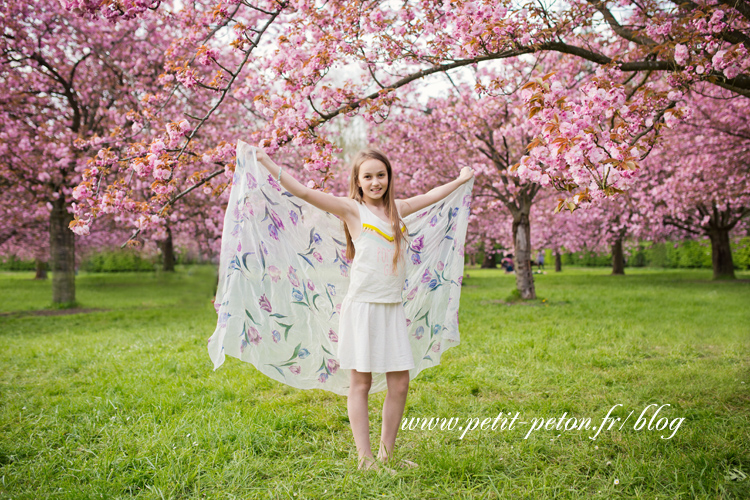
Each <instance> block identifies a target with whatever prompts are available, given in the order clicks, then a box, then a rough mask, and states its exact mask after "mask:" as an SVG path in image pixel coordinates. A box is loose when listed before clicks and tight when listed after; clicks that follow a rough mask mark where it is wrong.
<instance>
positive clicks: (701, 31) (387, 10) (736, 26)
mask: <svg viewBox="0 0 750 500" xmlns="http://www.w3.org/2000/svg"><path fill="white" fill-rule="evenodd" d="M66 3H67V4H68V6H69V7H71V8H74V9H77V11H78V12H82V13H84V14H85V15H94V16H97V15H101V16H103V17H105V18H107V19H109V20H111V21H112V22H117V23H119V22H123V20H127V19H131V18H133V17H136V18H137V17H140V18H148V17H151V16H154V15H156V14H155V12H159V11H160V10H162V9H164V8H165V7H164V4H161V3H159V2H148V1H135V0H129V1H126V0H120V1H117V2H96V1H91V0H77V1H68V2H66ZM152 9H153V10H152ZM174 14H175V16H177V17H176V19H180V20H182V21H181V22H182V23H183V24H184V25H185V26H190V27H191V30H189V31H188V32H186V34H185V35H184V36H182V38H180V39H179V40H176V41H175V44H174V46H175V47H176V49H175V50H174V51H170V52H169V53H168V54H167V56H168V58H169V59H170V60H171V61H172V63H171V64H170V65H169V67H170V70H169V72H168V74H167V78H165V79H164V84H165V86H164V89H163V91H162V92H161V93H160V94H158V95H157V96H156V97H155V98H154V99H153V102H154V103H159V102H163V99H166V97H165V96H170V95H173V94H174V93H175V92H177V90H176V89H178V88H186V89H189V90H191V91H192V94H191V100H195V101H198V102H203V103H211V104H210V105H207V106H204V109H203V110H202V112H200V113H198V114H192V113H190V116H189V117H188V119H187V121H186V122H182V116H181V115H180V116H178V115H177V113H175V111H174V108H173V109H170V110H168V111H164V110H162V109H160V108H159V106H158V105H155V106H153V107H151V108H150V113H151V116H150V118H149V119H152V118H155V117H157V116H161V122H162V123H165V124H170V123H171V124H173V127H176V129H174V130H175V132H176V134H173V135H170V136H169V138H167V137H161V138H159V137H154V138H153V140H152V141H151V144H150V145H147V144H143V145H142V147H141V149H140V150H139V149H138V148H136V149H135V150H134V151H133V152H132V154H130V155H128V156H126V157H125V158H122V157H118V158H117V160H116V161H118V162H119V161H122V163H124V166H123V168H122V170H121V172H120V174H119V175H118V176H116V177H117V179H119V180H124V179H125V180H126V179H127V178H128V177H129V176H130V171H131V170H132V169H139V170H140V171H141V172H144V171H148V172H149V174H150V173H151V172H161V174H160V175H166V174H163V172H164V171H169V172H170V174H169V175H170V176H171V177H170V178H169V179H170V180H169V181H168V182H167V183H166V184H167V186H170V187H164V186H162V185H160V184H157V186H156V187H157V188H158V189H156V190H155V191H154V194H153V196H152V197H151V199H150V200H149V202H148V203H144V204H139V205H137V209H133V208H130V204H129V203H128V202H127V201H123V200H126V196H125V195H122V196H120V197H119V198H118V197H117V196H116V195H117V192H118V191H117V190H116V189H114V188H113V189H112V190H110V189H106V190H103V191H99V193H101V192H104V193H107V194H109V198H108V199H107V200H106V201H104V202H103V201H102V200H103V195H101V194H99V195H97V191H96V190H94V189H92V186H94V185H98V184H100V183H102V184H106V185H108V186H113V185H114V184H113V183H112V181H111V180H110V179H107V180H105V181H104V182H102V177H101V176H100V175H97V174H91V175H88V176H84V180H83V184H82V186H83V187H82V188H81V189H80V190H79V192H78V195H79V200H80V201H81V203H80V204H79V205H78V207H79V210H78V211H77V217H78V218H77V220H76V222H75V227H77V228H78V230H79V231H84V230H85V229H84V228H85V227H87V225H88V224H90V223H91V221H92V220H93V218H95V217H96V216H97V215H98V214H99V213H101V212H102V211H105V210H114V211H122V210H129V211H131V212H132V211H134V210H140V211H141V213H142V214H143V215H144V217H143V218H142V219H141V218H135V220H136V221H140V222H139V225H138V226H137V228H138V230H140V229H141V228H144V227H146V226H148V224H149V221H153V220H154V219H153V217H152V216H153V215H156V216H157V217H156V222H153V223H154V224H159V220H160V218H161V217H163V216H164V215H165V212H167V211H169V210H170V207H173V206H174V204H175V203H176V202H177V201H178V200H180V199H181V198H182V197H184V196H186V195H187V194H189V192H190V190H192V189H194V188H195V187H196V186H198V185H201V184H202V183H206V182H210V181H211V180H212V179H215V178H216V177H218V176H220V175H221V174H222V171H223V169H226V168H228V169H229V170H231V168H232V167H231V161H232V159H231V151H229V150H226V151H221V152H220V153H219V154H218V155H216V157H215V158H213V159H212V161H213V162H214V163H219V164H221V166H218V167H217V166H212V167H211V168H213V170H206V171H205V172H203V173H201V174H200V175H198V176H197V177H196V176H193V175H192V174H193V173H195V172H191V171H190V170H191V167H188V166H186V163H187V162H186V161H185V157H186V156H190V153H192V154H194V155H196V157H198V158H203V157H204V155H203V151H202V150H203V149H205V148H206V147H207V146H206V145H205V144H204V145H203V146H201V145H199V144H198V143H197V142H194V139H195V138H196V137H197V135H198V131H200V130H201V129H202V128H203V127H206V126H207V125H208V124H210V123H211V122H213V121H219V120H220V118H221V107H222V103H227V102H235V101H232V99H231V98H230V97H234V98H235V99H236V100H237V101H236V102H240V101H243V102H244V103H247V104H246V105H247V106H248V108H250V107H252V110H250V109H248V113H251V112H255V113H258V114H260V115H262V116H263V117H265V118H268V120H269V121H268V123H267V125H266V126H265V128H264V131H263V133H262V137H264V138H265V139H266V140H267V146H268V147H269V148H270V149H271V150H272V152H273V150H274V149H275V148H278V147H281V146H283V145H286V144H288V143H289V142H293V143H294V144H295V145H296V146H310V148H311V149H310V151H311V152H310V154H309V156H307V158H306V161H305V167H306V168H307V169H308V170H309V171H319V172H320V178H319V179H318V180H319V183H320V184H322V183H324V182H326V181H327V180H329V179H330V175H328V169H329V168H330V165H331V161H332V158H333V156H334V155H335V154H336V148H335V147H334V146H333V144H332V141H331V140H329V139H328V136H327V135H326V133H325V130H324V129H323V128H322V126H323V124H325V123H327V122H330V121H332V120H335V119H337V118H338V117H343V116H346V115H351V114H354V113H359V114H361V115H362V116H364V117H366V118H372V117H375V118H377V117H378V116H386V115H387V113H388V110H389V107H390V106H391V105H392V104H393V103H394V102H395V100H396V97H397V95H396V90H397V89H401V88H407V87H408V88H410V89H412V88H413V87H414V86H415V85H419V82H420V81H421V80H422V79H424V78H425V77H428V76H429V75H433V74H436V73H444V72H447V71H451V70H453V69H455V68H460V67H471V66H472V65H476V64H478V63H482V62H485V61H491V60H507V59H511V58H515V57H518V56H520V55H538V56H544V55H545V54H549V53H558V54H560V53H561V54H567V55H569V56H572V57H575V58H578V59H580V60H581V61H585V62H586V63H588V64H590V65H592V66H593V67H599V68H600V69H601V71H600V74H599V75H598V80H596V81H590V82H587V85H585V86H582V88H581V92H580V95H566V96H565V99H564V101H563V102H559V101H560V99H559V98H555V97H556V92H557V91H558V90H559V87H555V86H554V84H555V81H559V80H555V79H554V77H552V78H553V79H552V80H551V81H548V80H543V79H542V80H539V81H536V82H534V83H535V85H537V86H536V87H530V88H528V89H527V90H528V92H527V95H526V97H527V99H528V110H529V112H530V113H531V112H534V111H533V110H534V109H536V108H538V110H537V111H535V112H534V114H535V118H536V117H537V116H538V117H539V119H540V120H541V121H540V122H539V123H538V124H539V125H542V127H543V132H542V135H541V136H540V143H539V147H540V148H542V149H545V148H546V153H550V154H552V155H553V156H552V158H551V160H552V161H549V162H545V161H541V160H543V159H544V158H542V155H541V152H542V151H537V152H536V153H533V152H532V153H531V154H530V155H529V156H528V157H527V159H526V160H525V161H521V162H520V164H521V166H523V167H524V168H523V169H520V168H519V170H520V173H519V175H521V177H526V176H532V175H535V174H534V172H537V173H541V174H547V175H549V176H550V178H551V179H554V180H555V182H556V186H557V187H558V188H560V189H563V190H564V192H566V193H568V195H569V196H568V197H567V199H566V200H565V203H566V205H568V206H571V205H572V208H575V206H577V204H578V203H580V202H586V201H587V200H588V199H589V198H591V199H592V200H593V201H594V202H597V201H598V200H599V199H600V198H603V197H606V196H613V195H616V194H618V193H619V192H620V191H623V190H624V189H626V188H627V187H628V186H629V184H631V183H633V182H637V181H636V179H635V177H634V175H633V174H632V172H633V171H634V170H635V167H636V166H637V165H638V164H639V162H640V161H642V160H643V158H644V157H645V156H646V155H647V154H648V153H649V151H650V150H651V148H652V146H653V145H654V144H655V142H656V140H657V135H658V133H659V132H660V130H661V128H662V127H663V125H664V124H666V125H670V124H672V123H676V122H678V121H679V120H680V119H681V118H685V117H687V116H688V114H689V109H687V108H684V107H683V105H682V101H681V96H682V94H683V93H684V92H685V91H686V89H687V88H690V87H691V86H693V85H695V84H696V83H697V82H707V83H708V84H710V85H714V86H719V87H723V88H725V89H727V90H729V91H730V92H733V93H735V94H737V95H741V96H745V97H747V96H748V95H750V78H749V77H748V65H749V64H750V63H748V58H747V57H746V55H747V49H748V39H747V36H746V35H745V34H744V33H745V32H746V28H747V22H748V16H749V15H750V13H749V12H748V9H747V7H746V5H745V2H729V1H727V2H710V3H709V2H699V3H692V2H674V3H672V2H656V1H647V2H637V3H635V2H627V1H626V2H597V1H593V0H592V1H580V0H579V1H569V2H567V3H566V4H565V5H563V6H560V5H557V4H550V5H547V4H545V3H540V4H534V5H530V4H529V5H519V4H514V3H513V2H511V1H510V0H505V1H499V2H498V1H495V0H492V1H490V0H481V1H473V2H468V1H460V0H458V1H453V2H442V3H437V2H432V1H407V2H400V3H399V4H398V5H395V4H392V3H390V2H372V3H369V4H361V3H357V2H323V3H318V2H314V1H302V0H299V1H294V2H291V1H290V2H277V1H272V0H259V1H257V2H250V1H239V0H234V1H227V2H213V3H212V4H208V3H206V4H203V3H201V2H194V3H192V4H191V5H190V6H189V7H185V8H184V9H183V10H182V11H180V12H175V13H174ZM225 28H231V29H232V31H231V35H227V33H229V32H228V31H227V30H226V29H225ZM269 33H272V35H269ZM220 35H221V36H223V38H221V36H220ZM222 44H223V49H225V50H222ZM251 53H252V54H253V58H252V60H250V54H251ZM250 67H252V71H248V68H250ZM344 67H345V68H347V71H348V73H349V74H350V75H353V76H351V77H349V78H345V79H343V81H342V80H340V79H339V80H336V79H335V78H333V75H335V74H340V72H341V71H340V68H344ZM337 69H338V71H337ZM170 76H171V77H172V79H171V81H167V80H169V77H170ZM558 78H559V77H558ZM496 83H497V84H498V85H499V86H502V83H503V82H496ZM563 83H564V82H563ZM545 85H547V86H549V88H545ZM562 86H563V87H564V86H565V85H564V84H563V85H562ZM553 87H554V88H553ZM634 89H636V91H635V93H633V94H632V95H631V92H633V90H634ZM639 89H640V90H639ZM201 95H209V96H210V97H211V98H212V99H213V100H211V99H207V98H205V99H204V98H201ZM236 102H235V103H236ZM626 102H627V103H628V104H627V105H626V104H625V103H626ZM250 103H252V104H250ZM589 104H592V105H594V106H595V107H596V109H595V110H592V109H591V108H588V107H587V106H588V105H589ZM567 108H569V109H567ZM594 111H595V112H594ZM562 112H565V113H567V117H566V119H565V122H564V123H565V124H568V125H570V126H568V125H565V126H563V124H562V123H561V122H560V121H559V120H558V121H555V115H556V114H557V115H558V116H560V113H562ZM603 124H604V125H603ZM544 127H547V128H546V129H544ZM226 135H228V134H226ZM226 135H225V137H226ZM579 135H580V137H578V136H579ZM175 137H178V138H180V139H181V140H179V141H178V140H177V139H176V138H175ZM253 137H258V138H260V137H261V134H258V135H257V136H256V135H254V136H253ZM226 138H227V139H229V137H226ZM167 139H169V140H170V141H171V142H169V145H167V142H165V141H166V140H167ZM558 139H561V140H562V141H565V146H566V147H564V148H563V147H558V146H557V145H556V143H555V141H556V140H558ZM159 140H161V141H162V142H163V143H164V144H165V147H164V148H161V147H160V146H159ZM227 142H229V143H233V142H234V140H233V139H232V140H227ZM152 149H153V151H152ZM154 151H155V152H154ZM571 151H573V152H572V153H571ZM149 155H152V156H151V157H150V158H151V159H149V160H146V158H147V157H149ZM157 161H158V162H161V163H159V164H158V165H156V166H155V165H154V163H155V162H157ZM210 165H211V161H208V162H206V163H204V165H203V166H204V167H206V168H208V167H209V166H210ZM156 167H159V168H156ZM195 168H197V167H195ZM177 172H185V173H189V174H190V175H173V174H175V173H177ZM528 178H529V179H531V177H528ZM163 180H165V181H166V179H163ZM172 181H175V182H174V183H172ZM113 200H114V201H113Z"/></svg>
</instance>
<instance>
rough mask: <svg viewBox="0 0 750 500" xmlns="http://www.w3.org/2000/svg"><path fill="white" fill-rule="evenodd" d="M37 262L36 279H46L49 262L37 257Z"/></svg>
mask: <svg viewBox="0 0 750 500" xmlns="http://www.w3.org/2000/svg"><path fill="white" fill-rule="evenodd" d="M35 264H36V276H34V279H35V280H46V279H47V263H46V262H45V261H43V260H42V259H35Z"/></svg>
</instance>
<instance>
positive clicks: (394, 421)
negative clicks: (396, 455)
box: [378, 370, 409, 463]
mask: <svg viewBox="0 0 750 500" xmlns="http://www.w3.org/2000/svg"><path fill="white" fill-rule="evenodd" d="M385 378H386V382H387V383H388V392H387V393H386V396H385V401H384V402H383V429H382V431H381V435H380V451H378V459H380V460H381V461H382V462H383V463H386V462H387V461H388V459H390V457H391V456H393V448H394V446H395V444H396V434H397V433H398V426H399V425H400V424H401V417H402V416H403V415H404V407H405V406H406V395H407V394H408V392H409V370H403V371H399V372H387V373H386V374H385Z"/></svg>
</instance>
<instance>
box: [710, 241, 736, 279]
mask: <svg viewBox="0 0 750 500" xmlns="http://www.w3.org/2000/svg"><path fill="white" fill-rule="evenodd" d="M708 237H709V238H711V264H712V266H713V269H714V279H715V280H719V279H735V276H734V261H733V260H732V247H731V246H730V244H729V229H728V228H710V229H709V230H708Z"/></svg>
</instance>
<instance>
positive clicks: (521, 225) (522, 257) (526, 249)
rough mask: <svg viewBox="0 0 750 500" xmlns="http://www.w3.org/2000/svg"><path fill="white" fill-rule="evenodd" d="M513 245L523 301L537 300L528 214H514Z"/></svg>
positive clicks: (518, 282)
mask: <svg viewBox="0 0 750 500" xmlns="http://www.w3.org/2000/svg"><path fill="white" fill-rule="evenodd" d="M513 244H514V249H515V255H514V256H513V257H514V264H515V266H516V288H517V289H518V292H519V293H520V294H521V298H522V299H524V300H530V299H535V298H536V290H535V289H534V275H533V272H532V269H531V225H530V223H529V214H527V213H524V212H521V211H519V212H516V213H514V214H513Z"/></svg>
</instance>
